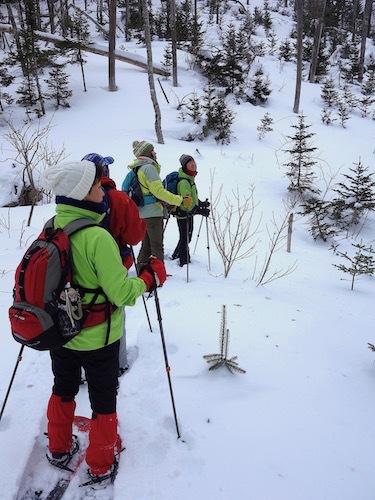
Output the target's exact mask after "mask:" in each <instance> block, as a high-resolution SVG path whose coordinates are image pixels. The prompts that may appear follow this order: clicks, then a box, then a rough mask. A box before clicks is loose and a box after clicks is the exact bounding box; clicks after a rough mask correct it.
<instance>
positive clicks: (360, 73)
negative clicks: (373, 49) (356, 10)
mask: <svg viewBox="0 0 375 500" xmlns="http://www.w3.org/2000/svg"><path fill="white" fill-rule="evenodd" d="M372 4H373V0H366V3H365V10H364V11H363V20H362V37H361V38H362V40H361V51H360V54H359V64H358V81H359V82H361V81H362V80H363V73H364V71H365V51H366V38H367V35H368V29H369V25H370V17H371V9H372Z"/></svg>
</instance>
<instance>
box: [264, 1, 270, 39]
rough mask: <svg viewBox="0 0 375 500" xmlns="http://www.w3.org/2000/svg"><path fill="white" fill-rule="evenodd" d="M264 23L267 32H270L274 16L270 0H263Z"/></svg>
mask: <svg viewBox="0 0 375 500" xmlns="http://www.w3.org/2000/svg"><path fill="white" fill-rule="evenodd" d="M262 18H263V19H262V24H263V26H264V29H265V32H266V33H269V31H270V30H271V28H272V17H271V12H270V4H269V2H268V0H263V15H262Z"/></svg>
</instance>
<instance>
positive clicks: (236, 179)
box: [0, 16, 375, 500]
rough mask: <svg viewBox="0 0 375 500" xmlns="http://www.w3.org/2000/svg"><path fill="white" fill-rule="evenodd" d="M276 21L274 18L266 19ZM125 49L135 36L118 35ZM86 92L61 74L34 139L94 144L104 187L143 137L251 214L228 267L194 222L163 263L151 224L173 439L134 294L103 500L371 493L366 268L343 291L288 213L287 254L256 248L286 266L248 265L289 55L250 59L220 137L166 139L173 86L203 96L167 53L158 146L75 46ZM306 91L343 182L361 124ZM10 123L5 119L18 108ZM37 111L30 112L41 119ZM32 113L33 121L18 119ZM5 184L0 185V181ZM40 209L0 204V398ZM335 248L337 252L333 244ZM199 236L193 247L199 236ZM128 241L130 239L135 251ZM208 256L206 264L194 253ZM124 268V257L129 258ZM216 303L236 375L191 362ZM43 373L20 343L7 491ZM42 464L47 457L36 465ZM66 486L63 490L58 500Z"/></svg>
mask: <svg viewBox="0 0 375 500" xmlns="http://www.w3.org/2000/svg"><path fill="white" fill-rule="evenodd" d="M279 17H280V19H279V23H280V26H283V27H285V26H286V25H287V23H288V22H290V19H289V18H283V17H281V16H279ZM124 45H126V47H127V48H128V50H129V51H131V52H132V53H137V52H138V53H139V54H140V55H144V54H145V52H144V49H143V48H140V47H139V46H137V45H134V44H125V43H124ZM163 47H164V44H163V43H162V42H155V43H154V60H155V61H156V62H158V61H161V59H162V54H163ZM87 58H88V60H89V62H88V64H87V65H86V69H85V72H86V78H87V83H88V91H87V93H84V92H83V89H82V84H81V80H80V74H79V71H78V69H77V68H73V69H72V73H71V80H70V82H71V86H72V88H73V90H74V95H73V98H72V100H71V108H70V109H69V110H60V111H58V112H56V113H55V114H54V115H53V118H52V128H51V131H50V136H49V137H50V140H51V142H52V143H53V144H54V146H55V147H56V148H59V147H61V145H63V144H64V145H65V148H66V153H67V155H69V158H70V159H81V158H82V157H83V156H84V155H85V154H87V153H90V152H98V153H99V154H102V155H111V156H113V157H114V158H115V163H114V164H113V166H112V168H111V173H112V177H113V178H114V179H115V181H116V182H117V185H118V187H120V186H121V183H122V180H123V178H124V176H125V174H126V165H127V164H128V163H130V161H131V160H132V159H133V155H132V149H131V143H132V141H133V140H135V139H138V140H140V139H144V140H148V141H150V142H152V143H154V144H155V149H156V151H157V153H158V160H159V162H160V164H161V166H162V173H163V175H166V174H167V173H169V172H170V171H171V170H175V169H177V167H178V158H179V156H180V155H181V154H182V153H186V154H191V155H192V156H194V157H195V159H196V160H197V164H198V171H199V174H198V176H197V180H196V182H197V186H198V190H199V195H200V198H201V199H205V198H206V197H210V178H211V177H213V179H214V187H213V191H214V193H217V192H218V189H219V188H220V186H223V194H222V198H221V201H220V206H221V207H223V206H224V199H225V197H226V196H227V197H229V198H233V190H236V189H237V187H238V188H239V190H240V193H241V195H248V193H249V189H250V188H251V186H254V188H255V190H254V199H255V201H256V203H257V206H256V209H255V215H254V224H255V223H256V221H259V220H260V228H259V232H258V234H257V235H256V236H255V237H254V242H255V240H256V239H258V240H259V241H258V243H257V244H256V249H255V253H254V255H253V256H251V257H248V258H247V259H245V260H241V261H238V262H236V263H235V264H234V266H233V269H232V270H231V272H230V274H229V276H228V278H224V277H223V276H222V273H223V265H222V262H221V260H220V257H219V256H218V253H217V251H216V249H215V246H214V244H213V241H212V238H211V237H210V238H209V240H207V236H206V227H205V224H203V226H202V229H201V231H200V235H199V239H198V242H197V249H196V252H195V254H194V255H193V256H192V263H191V265H190V266H189V282H187V280H186V277H187V275H186V267H184V268H182V269H181V268H179V267H178V265H177V264H176V262H172V261H169V260H168V256H169V255H170V254H171V252H172V251H173V249H174V246H175V244H176V242H177V225H176V222H175V221H174V220H173V219H171V220H170V221H169V222H168V225H167V229H166V232H165V254H166V265H167V271H168V273H170V274H172V276H171V277H170V278H169V279H168V280H167V282H166V284H165V286H164V287H163V288H162V289H160V290H159V299H160V304H161V309H162V325H163V330H164V335H165V338H166V346H167V353H168V359H169V364H170V366H171V373H170V374H171V380H172V385H173V390H174V396H175V403H176V410H177V415H178V422H179V427H180V431H181V438H180V439H177V435H176V428H175V423H174V419H173V413H172V406H171V400H170V394H169V388H168V382H167V374H166V370H165V363H164V357H163V350H162V344H161V338H160V332H159V324H158V320H157V317H156V312H155V303H154V299H150V300H148V301H147V308H148V311H149V314H150V317H151V322H152V330H153V331H152V332H150V330H149V327H148V323H147V319H146V314H145V310H144V307H143V303H142V300H141V299H139V301H138V303H137V304H136V306H134V307H132V308H127V309H126V314H127V319H126V325H127V332H128V333H127V334H128V345H129V346H131V345H137V346H138V349H139V357H138V359H137V360H136V362H135V364H134V366H133V367H132V369H131V371H130V372H129V373H128V374H126V375H125V376H124V377H123V378H122V379H121V385H120V390H119V397H118V415H119V422H120V432H121V436H122V439H123V442H124V444H125V446H126V451H125V452H124V453H123V454H122V456H121V462H120V468H119V474H118V477H117V480H116V483H115V490H114V491H115V498H116V499H123V498H124V499H125V498H126V499H129V500H146V499H147V500H187V499H191V498H192V497H195V498H197V499H203V498H204V499H208V500H219V499H220V500H230V499H232V498H239V499H244V500H245V499H246V500H301V499H303V500H317V499H319V500H332V499H334V500H357V499H359V498H360V499H361V500H371V499H373V498H374V486H375V482H374V474H373V464H374V462H375V446H374V445H373V439H372V424H373V415H374V413H375V398H374V386H375V366H374V357H375V355H374V353H372V352H371V351H370V350H369V349H368V348H367V342H375V334H374V333H373V328H372V326H373V322H374V309H373V296H374V295H373V286H374V284H373V280H374V279H373V278H361V279H360V280H358V282H356V285H355V288H354V291H351V290H350V284H349V282H348V281H345V280H342V278H345V276H344V275H343V273H340V272H339V271H338V270H337V269H336V268H334V267H333V265H332V264H334V263H338V262H339V261H340V260H339V258H338V257H335V256H334V255H333V253H332V252H331V251H330V250H329V244H326V243H322V242H314V241H313V239H312V238H311V236H310V235H309V233H308V227H307V224H306V220H305V219H303V218H301V217H295V225H294V231H293V238H292V251H291V253H287V252H286V250H285V245H284V246H282V248H280V249H279V250H278V251H277V252H276V253H275V254H274V256H273V259H272V262H271V269H287V268H288V266H292V265H293V263H294V262H296V265H297V267H296V270H295V271H294V272H292V273H291V274H289V275H287V276H285V277H282V278H280V279H278V280H276V281H273V282H272V283H269V284H267V285H264V286H257V283H256V279H255V280H254V279H253V277H254V276H255V278H256V277H257V276H259V272H260V267H261V265H262V263H263V260H264V258H265V256H266V254H267V251H268V247H269V242H270V238H269V235H268V232H271V234H272V233H273V231H274V226H273V221H274V222H276V224H279V223H280V221H281V220H282V219H283V218H284V217H285V214H286V209H285V200H286V199H287V186H288V181H287V179H286V177H285V168H284V167H283V163H284V162H285V160H286V156H285V153H283V149H285V147H286V141H287V136H288V135H292V134H293V130H292V129H291V125H292V124H295V123H296V122H297V116H296V115H295V114H293V112H292V106H293V99H294V85H295V66H294V65H293V64H292V63H288V64H284V65H283V66H282V67H281V66H280V64H279V62H278V61H277V59H276V58H275V57H274V56H268V57H266V58H265V59H264V62H263V64H264V67H265V69H266V70H267V71H268V72H269V74H270V78H271V81H272V89H273V92H272V95H271V97H270V99H269V103H268V105H267V107H264V108H262V107H253V106H251V105H249V104H243V105H241V106H240V107H235V108H234V111H235V113H236V114H237V116H236V122H235V124H234V126H233V130H234V136H235V138H234V139H233V140H232V142H231V144H230V145H229V146H220V145H217V144H216V143H215V142H214V141H213V140H212V139H211V140H207V141H205V142H200V141H195V142H191V143H187V142H182V141H181V140H180V138H181V137H182V136H183V135H185V134H186V133H187V132H188V131H189V128H190V127H191V125H190V124H189V123H188V122H184V123H181V122H180V121H179V120H178V119H177V115H178V111H176V106H177V103H178V99H177V97H176V96H179V99H181V98H182V97H183V96H185V95H187V94H189V93H190V92H193V91H197V92H198V93H202V88H203V83H204V81H203V79H202V77H201V76H199V75H198V74H197V73H196V72H194V71H193V70H191V69H189V61H188V57H187V56H186V54H185V53H183V52H179V73H178V78H179V86H178V87H177V88H173V87H172V86H171V82H170V81H169V80H168V81H165V80H161V83H162V85H163V87H164V89H165V90H166V92H167V96H168V98H169V100H170V104H169V105H168V103H167V102H166V100H165V99H164V97H163V94H162V92H161V90H160V88H159V87H158V89H157V92H158V100H159V104H160V107H161V110H162V127H163V134H164V141H165V144H163V145H162V144H157V143H156V138H155V133H154V130H153V125H154V117H153V110H152V106H151V102H150V96H149V90H148V83H147V74H146V73H145V72H144V71H142V70H140V69H137V68H135V67H132V66H130V65H126V64H119V63H117V65H116V68H117V72H116V81H117V85H118V91H117V92H112V93H109V92H108V91H107V66H106V61H105V59H103V58H102V57H99V56H94V55H89V56H87ZM321 110H322V103H321V100H320V86H319V85H311V84H309V83H306V82H304V83H303V86H302V96H301V105H300V111H301V112H303V114H304V115H305V116H306V122H307V123H308V124H311V125H312V127H311V131H312V132H314V134H315V137H314V145H315V146H316V147H317V148H318V154H319V156H320V164H321V169H320V170H319V169H318V170H317V175H318V176H319V178H320V186H321V187H322V189H324V186H325V184H326V183H328V182H329V180H330V176H331V175H332V176H333V177H334V182H338V181H340V180H342V179H341V178H340V175H341V174H340V173H337V172H339V171H340V172H341V173H348V169H349V168H351V167H352V166H353V163H356V162H358V159H359V158H361V161H362V162H363V164H364V165H366V166H368V167H370V169H371V172H373V171H374V122H373V121H372V120H371V119H370V118H366V119H364V118H361V117H360V116H359V114H358V113H356V112H354V113H353V114H352V118H351V119H350V120H349V122H348V123H347V128H345V129H344V128H342V127H341V126H340V125H339V124H338V123H337V122H336V123H335V124H333V125H331V126H329V127H327V126H325V125H323V124H322V122H321V119H320V113H321ZM265 112H269V113H270V114H271V116H272V117H273V120H274V125H273V128H274V130H273V132H270V133H269V134H267V135H266V137H265V139H264V140H263V141H259V139H258V137H257V130H256V127H257V126H258V125H259V123H260V119H261V118H262V117H263V115H264V113H265ZM13 119H14V120H16V121H17V120H18V121H19V123H21V120H22V115H21V112H19V111H17V112H16V113H15V114H14V116H13ZM50 119H51V114H49V116H48V117H45V118H43V119H42V120H41V123H42V124H43V125H46V124H47V123H48V122H49V120H50ZM33 126H35V127H36V126H37V122H36V121H35V123H33ZM4 129H5V127H4V126H3V127H2V130H1V132H2V131H4ZM1 142H2V150H1V152H0V160H2V161H4V163H2V166H1V168H2V172H4V177H2V181H1V188H0V201H1V202H3V203H5V202H8V201H10V193H9V191H10V188H9V186H10V181H12V177H11V175H12V169H11V165H10V161H9V159H8V158H9V157H12V156H11V152H9V151H7V145H6V143H5V141H4V140H3V139H2V141H1ZM3 179H4V180H3ZM53 213H54V204H53V203H51V204H41V205H39V206H37V207H36V208H35V211H34V214H33V217H32V222H31V226H30V227H25V226H26V221H27V218H28V215H29V208H28V207H17V208H11V209H8V208H1V209H0V252H1V264H0V278H1V280H0V323H1V325H2V333H3V335H2V336H1V341H0V345H1V350H0V366H1V376H0V402H1V403H2V401H3V398H4V396H5V393H6V390H7V387H8V384H9V381H10V377H11V374H12V371H13V368H14V365H15V362H16V359H17V353H18V351H19V349H20V346H19V345H18V344H16V343H15V342H14V340H13V339H12V337H11V335H10V328H9V322H8V317H7V313H8V307H9V306H10V304H11V300H12V286H13V279H14V271H15V268H16V266H17V264H18V262H19V260H20V258H21V256H22V255H23V253H24V252H25V250H26V248H27V246H28V245H29V244H30V243H31V241H32V240H33V239H34V238H35V237H36V236H37V234H38V233H39V232H40V229H41V227H42V225H43V223H44V222H45V221H46V220H47V219H48V218H49V217H50V216H51V215H53ZM199 224H200V217H196V219H195V231H194V236H193V242H192V244H191V251H193V248H194V246H195V244H196V239H197V235H198V228H199ZM360 239H363V241H366V242H367V243H371V242H373V241H374V221H373V219H371V220H370V221H369V223H368V224H367V225H366V226H365V227H364V228H363V229H362V231H361V233H360V234H359V235H358V237H357V240H356V241H357V242H358V241H359V240H360ZM340 245H341V246H340V249H343V250H344V249H345V250H348V251H350V252H353V250H352V249H351V245H350V241H348V240H345V239H343V240H342V241H340ZM207 247H209V249H208V248H207ZM135 251H136V252H137V249H135ZM209 261H210V271H209V270H208V262H209ZM131 274H132V275H133V274H134V270H132V271H131ZM223 305H226V309H227V326H228V329H229V334H230V344H229V355H230V357H232V356H238V359H237V362H238V364H239V366H240V367H241V368H243V369H245V370H246V374H232V373H230V372H229V371H228V370H227V369H226V368H221V369H219V370H216V371H209V370H208V368H209V365H208V364H207V362H206V361H205V360H204V359H203V356H204V355H206V354H211V353H216V352H218V350H219V332H220V328H221V319H222V306H223ZM51 385H52V376H51V370H50V362H49V355H48V353H39V352H34V351H32V350H25V352H24V356H23V359H22V362H21V363H20V365H19V367H18V372H17V375H16V378H15V382H14V385H13V388H12V391H11V394H10V397H9V400H8V403H7V406H6V409H5V412H4V416H3V418H2V420H1V422H0V436H1V438H0V441H1V447H0V464H1V475H0V476H1V477H0V498H2V499H5V500H10V499H12V498H15V495H16V493H17V490H18V487H19V481H20V478H21V477H22V473H23V469H24V467H25V465H26V463H27V461H28V457H29V454H30V451H31V449H32V446H33V444H34V441H35V439H36V437H37V436H38V435H40V434H41V433H42V432H44V431H45V410H46V404H47V401H48V398H49V395H50V391H51ZM77 414H81V415H85V416H90V410H89V404H88V397H87V388H86V387H83V388H82V390H81V391H80V393H79V395H78V397H77ZM48 467H49V466H48V465H47V464H46V474H48V471H49V468H48ZM75 491H76V490H74V488H73V492H72V493H71V494H70V495H69V494H67V496H66V498H67V499H71V500H73V499H74V498H78V497H76V496H75V495H76V493H75Z"/></svg>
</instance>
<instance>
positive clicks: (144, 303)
mask: <svg viewBox="0 0 375 500" xmlns="http://www.w3.org/2000/svg"><path fill="white" fill-rule="evenodd" d="M130 248H131V249H132V257H133V261H134V267H135V271H136V273H137V276H138V269H137V266H136V263H135V255H134V249H133V247H132V246H131V247H130ZM142 300H143V305H144V306H145V311H146V316H147V321H148V326H149V327H150V332H151V333H152V326H151V321H150V316H149V315H148V310H147V306H146V300H145V297H144V295H142Z"/></svg>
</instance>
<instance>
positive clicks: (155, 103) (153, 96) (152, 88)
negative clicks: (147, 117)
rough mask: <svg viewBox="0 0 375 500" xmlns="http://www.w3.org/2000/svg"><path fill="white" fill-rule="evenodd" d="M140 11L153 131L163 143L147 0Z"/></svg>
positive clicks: (159, 141) (143, 2)
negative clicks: (153, 112)
mask: <svg viewBox="0 0 375 500" xmlns="http://www.w3.org/2000/svg"><path fill="white" fill-rule="evenodd" d="M142 11H143V27H144V32H145V42H146V50H147V73H148V84H149V87H150V94H151V101H152V104H153V106H154V111H155V132H156V137H157V141H158V144H164V139H163V132H162V130H161V113H160V108H159V103H158V100H157V97H156V90H155V81H154V71H153V66H152V50H151V33H150V19H149V16H148V8H147V0H142Z"/></svg>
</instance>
